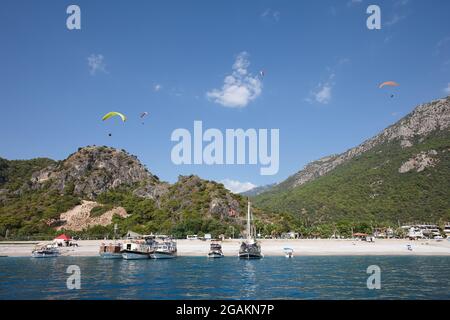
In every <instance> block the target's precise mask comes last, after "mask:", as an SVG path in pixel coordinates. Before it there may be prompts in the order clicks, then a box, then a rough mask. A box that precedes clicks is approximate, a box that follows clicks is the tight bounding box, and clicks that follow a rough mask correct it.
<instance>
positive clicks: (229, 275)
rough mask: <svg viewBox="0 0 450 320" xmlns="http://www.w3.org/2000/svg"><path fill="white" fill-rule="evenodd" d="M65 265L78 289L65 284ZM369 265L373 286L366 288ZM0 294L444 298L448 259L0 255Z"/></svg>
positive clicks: (449, 290)
mask: <svg viewBox="0 0 450 320" xmlns="http://www.w3.org/2000/svg"><path fill="white" fill-rule="evenodd" d="M73 265H76V266H78V267H79V271H80V274H79V276H80V277H79V280H80V289H73V290H71V289H68V286H67V280H68V278H69V277H71V276H72V274H71V273H67V270H68V268H69V266H73ZM373 265H376V266H378V267H379V268H380V270H381V274H380V285H381V288H380V289H379V290H377V289H372V290H370V289H368V286H367V280H368V278H369V277H370V274H368V273H367V268H368V267H369V266H373ZM72 269H73V268H72ZM0 299H450V257H436V256H426V257H424V256H420V257H419V256H408V257H406V256H401V257H392V256H389V257H388V256H372V257H367V256H365V257H362V256H308V257H301V256H298V257H294V258H293V259H287V258H285V257H265V258H264V259H261V260H239V259H238V258H237V257H225V258H222V259H208V258H206V257H205V258H203V257H177V258H176V259H169V260H134V261H130V260H105V259H102V258H100V257H57V258H47V259H33V258H11V257H6V258H0Z"/></svg>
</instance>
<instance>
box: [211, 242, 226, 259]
mask: <svg viewBox="0 0 450 320" xmlns="http://www.w3.org/2000/svg"><path fill="white" fill-rule="evenodd" d="M222 257H223V252H222V245H221V244H220V242H219V241H212V242H211V244H210V246H209V252H208V258H222Z"/></svg>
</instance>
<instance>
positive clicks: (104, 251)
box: [99, 243, 122, 259]
mask: <svg viewBox="0 0 450 320" xmlns="http://www.w3.org/2000/svg"><path fill="white" fill-rule="evenodd" d="M99 254H100V256H101V257H102V258H103V259H122V244H120V243H110V244H104V243H102V244H101V245H100V250H99Z"/></svg>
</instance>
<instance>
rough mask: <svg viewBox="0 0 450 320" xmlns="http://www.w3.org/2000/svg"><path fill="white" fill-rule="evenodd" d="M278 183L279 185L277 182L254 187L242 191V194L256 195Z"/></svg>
mask: <svg viewBox="0 0 450 320" xmlns="http://www.w3.org/2000/svg"><path fill="white" fill-rule="evenodd" d="M276 185H277V184H276V183H272V184H268V185H265V186H259V187H254V188H252V189H250V190H248V191H245V192H241V193H240V194H241V195H243V196H244V197H254V196H257V195H259V194H261V193H264V192H266V191H269V190H271V189H273V188H274V187H275V186H276Z"/></svg>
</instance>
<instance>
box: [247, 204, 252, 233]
mask: <svg viewBox="0 0 450 320" xmlns="http://www.w3.org/2000/svg"><path fill="white" fill-rule="evenodd" d="M251 237H252V233H251V218H250V200H248V208H247V238H248V239H250V238H251Z"/></svg>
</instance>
